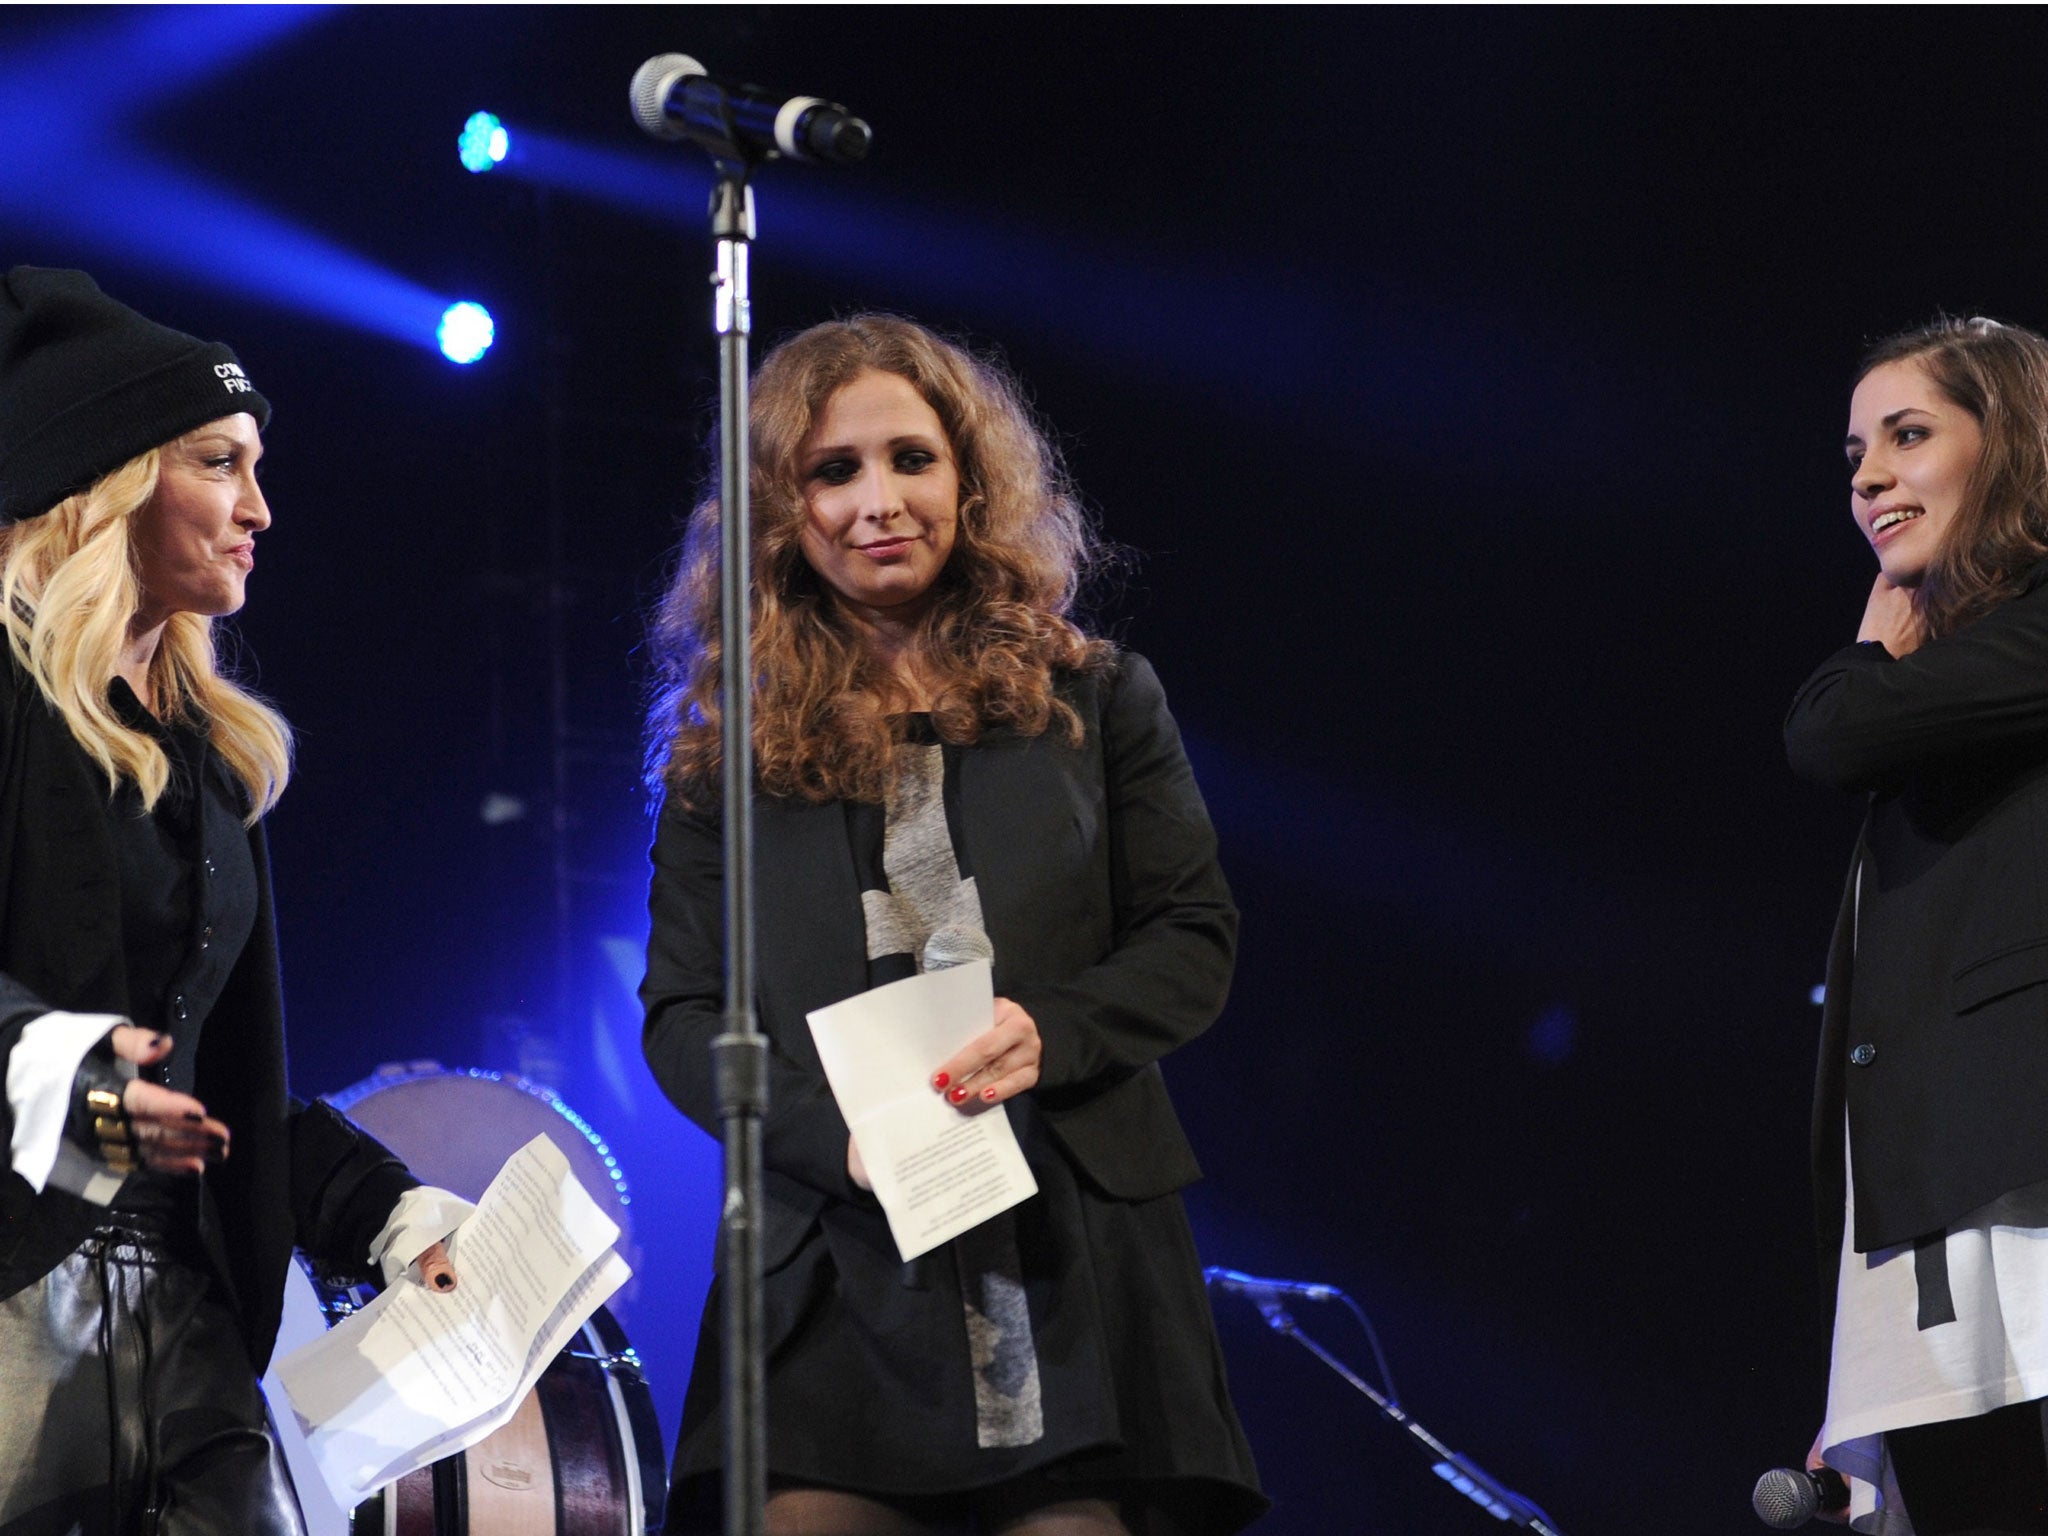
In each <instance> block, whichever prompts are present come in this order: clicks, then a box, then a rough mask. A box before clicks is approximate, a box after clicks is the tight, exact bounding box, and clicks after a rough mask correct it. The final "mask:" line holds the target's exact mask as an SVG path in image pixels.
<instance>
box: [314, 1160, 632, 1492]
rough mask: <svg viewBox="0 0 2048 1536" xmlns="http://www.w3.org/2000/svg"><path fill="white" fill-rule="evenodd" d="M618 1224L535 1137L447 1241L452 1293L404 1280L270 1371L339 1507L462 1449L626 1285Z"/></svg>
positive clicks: (510, 1409) (498, 1420)
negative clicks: (452, 1274)
mask: <svg viewBox="0 0 2048 1536" xmlns="http://www.w3.org/2000/svg"><path fill="white" fill-rule="evenodd" d="M618 1236H619V1228H618V1224H617V1223H616V1222H614V1221H613V1220H612V1219H611V1218H610V1217H609V1216H607V1215H605V1213H604V1212H603V1211H602V1210H600V1209H599V1208H598V1206H597V1204H596V1202H595V1201H593V1200H592V1199H591V1198H590V1196H589V1194H588V1193H587V1192H585V1190H584V1188H583V1186H582V1185H581V1184H579V1183H578V1182H577V1180H576V1176H575V1175H574V1174H573V1173H571V1172H570V1171H569V1161H568V1159H567V1158H566V1157H564V1156H563V1155H562V1152H561V1149H560V1148H558V1147H556V1146H555V1144H554V1143H553V1142H551V1141H549V1140H548V1138H547V1137H545V1136H536V1137H534V1139H533V1140H532V1141H530V1142H528V1143H527V1144H526V1145H525V1146H524V1147H522V1148H520V1149H519V1150H518V1151H517V1152H515V1153H514V1154H513V1155H512V1156H511V1157H510V1158H508V1159H506V1162H505V1166H504V1167H503V1168H501V1169H500V1170H499V1171H498V1176H497V1177H496V1178H494V1179H493V1180H491V1185H490V1188H488V1189H486V1190H485V1191H484V1195H483V1199H482V1200H481V1201H479V1202H478V1203H477V1208H476V1212H475V1214H474V1215H472V1216H470V1217H469V1219H468V1220H466V1221H465V1222H463V1224H462V1225H461V1226H459V1227H457V1228H456V1229H455V1234H454V1236H452V1237H451V1238H450V1239H449V1240H448V1258H449V1262H450V1263H451V1264H453V1265H454V1266H455V1273H456V1276H457V1282H458V1283H457V1285H456V1288H455V1289H454V1290H452V1291H436V1290H433V1289H431V1288H430V1287H428V1286H426V1285H425V1284H423V1283H421V1282H420V1281H419V1280H417V1279H415V1278H413V1277H411V1276H410V1275H408V1276H407V1277H406V1278H405V1279H403V1280H401V1281H400V1282H399V1283H398V1284H396V1285H393V1286H392V1287H390V1288H389V1289H388V1290H386V1291H384V1292H383V1293H382V1294H381V1295H379V1296H378V1297H377V1298H376V1299H375V1300H373V1301H372V1302H371V1303H370V1304H369V1305H368V1306H366V1307H364V1308H363V1309H362V1310H361V1311H359V1312H357V1313H356V1314H355V1315H354V1316H352V1317H349V1318H347V1319H345V1320H344V1321H342V1322H341V1323H339V1324H338V1325H336V1326H335V1327H334V1328H333V1329H331V1330H329V1332H328V1333H327V1334H326V1335H325V1336H323V1337H321V1338H317V1339H315V1340H313V1341H312V1342H311V1343H310V1344H307V1345H305V1346H303V1347H302V1348H300V1349H297V1350H294V1351H293V1352H292V1353H291V1354H290V1355H288V1356H286V1357H285V1358H284V1359H283V1360H281V1361H279V1362H278V1365H277V1376H278V1380H279V1381H280V1382H281V1383H282V1384H283V1386H284V1390H285V1393H286V1395H287V1396H288V1397H289V1398H290V1400H291V1405H292V1412H293V1414H294V1416H295V1417H296V1418H297V1419H298V1421H299V1425H300V1427H301V1428H302V1429H304V1430H305V1432H306V1443H307V1448H308V1449H309V1450H310V1451H311V1452H312V1454H313V1458H314V1460H315V1462H316V1463H317V1464H318V1465H319V1468H320V1475H321V1476H322V1477H323V1478H324V1479H325V1480H326V1482H327V1486H328V1488H329V1490H330V1491H331V1492H332V1493H333V1495H334V1499H335V1502H336V1503H337V1504H339V1505H340V1506H341V1507H342V1508H343V1509H348V1508H351V1507H352V1506H354V1505H356V1504H358V1503H360V1502H362V1500H364V1499H366V1498H368V1497H369V1496H370V1495H371V1494H372V1493H375V1492H376V1491H377V1490H378V1489H379V1488H382V1487H384V1486H385V1485H386V1484H388V1483H391V1482H394V1481H396V1480H397V1479H398V1478H401V1477H403V1476H404V1475H405V1474H406V1473H408V1472H412V1471H416V1470H418V1469H419V1468H421V1467H424V1466H427V1465H429V1464H430V1463H432V1462H436V1461H439V1460H440V1459H441V1458H442V1457H444V1456H452V1455H454V1454H455V1453H456V1452H457V1451H461V1450H466V1449H468V1448H469V1447H470V1446H472V1445H475V1444H476V1443H477V1442H478V1441H480V1440H482V1439H483V1438H484V1437H485V1436H487V1435H489V1434H490V1433H491V1431H492V1430H494V1429H496V1428H497V1427H498V1426H499V1425H501V1424H503V1423H504V1422H505V1421H506V1420H507V1419H509V1418H511V1417H512V1415H513V1413H514V1412H515V1411H516V1410H517V1409H518V1407H519V1404H520V1402H521V1401H522V1400H523V1399H524V1398H525V1396H526V1394H527V1393H528V1392H529V1391H531V1390H532V1388H533V1384H534V1383H535V1382H536V1381H538V1380H539V1379H540V1377H541V1373H542V1372H543V1371H545V1370H546V1369H547V1367H548V1365H549V1363H550V1362H551V1361H552V1360H553V1359H554V1358H555V1356H556V1355H557V1354H559V1353H560V1352H561V1350H562V1348H563V1346H564V1345H566V1344H567V1343H568V1342H569V1340H570V1339H571V1338H572V1337H574V1335H575V1333H576V1331H577V1329H579V1328H581V1327H582V1326H583V1323H584V1321H585V1320H586V1319H587V1318H588V1317H589V1316H590V1314H591V1313H592V1312H595V1311H596V1310H597V1309H598V1307H599V1306H601V1305H602V1304H603V1303H604V1301H605V1299H606V1298H607V1297H609V1296H610V1295H611V1294H612V1292H614V1291H616V1290H617V1289H618V1288H619V1287H620V1286H621V1285H623V1284H625V1282H626V1281H627V1279H628V1278H630V1276H631V1274H632V1271H631V1270H630V1269H629V1268H628V1267H627V1266H626V1262H625V1260H623V1259H621V1258H620V1257H619V1256H618V1254H616V1253H614V1252H613V1251H612V1246H611V1245H612V1244H613V1243H615V1242H616V1241H618Z"/></svg>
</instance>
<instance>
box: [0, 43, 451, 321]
mask: <svg viewBox="0 0 2048 1536" xmlns="http://www.w3.org/2000/svg"><path fill="white" fill-rule="evenodd" d="M328 14H333V13H332V12H331V11H329V10H327V9H326V8H323V7H312V6H309V7H305V8H299V7H294V6H265V5H251V6H204V5H199V6H172V7H163V8H157V7H136V8H134V9H132V10H118V11H116V10H109V11H108V12H104V13H100V14H97V15H93V16H92V17H91V19H90V20H88V21H85V22H82V23H81V24H79V25H77V26H74V27H69V28H66V29H65V30H64V31H63V32H61V33H60V34H58V35H57V36H56V37H54V38H53V39H52V40H50V41H48V42H46V43H43V44H41V45H39V46H32V47H30V48H27V49H24V50H21V51H18V52H15V53H12V54H10V55H8V56H6V57H4V58H0V143H4V144H6V145H8V146H9V150H8V153H7V154H6V155H4V156H0V240H4V242H5V243H8V244H12V245H15V246H17V247H18V246H20V245H21V244H23V243H24V242H23V240H22V238H21V237H22V235H23V233H24V232H27V231H33V232H35V233H36V234H37V235H38V236H40V237H43V238H44V239H47V240H51V241H55V242H61V245H60V246H59V249H60V250H62V249H64V247H69V248H70V249H72V250H76V251H77V252H78V253H79V254H80V255H83V256H91V257H93V258H94V259H98V258H101V257H104V258H107V259H109V260H111V261H112V262H113V263H115V264H117V265H126V266H129V267H132V268H134V269H136V270H139V271H145V272H148V273H151V274H152V275H154V276H157V277H173V278H179V279H184V280H187V281H193V282H197V283H200V284H202V285H204V286H206V287H208V288H213V289H219V290H225V291H227V292H230V293H236V294H240V295H244V296H247V297H252V298H256V299H260V300H266V301H268V302H271V303H274V304H278V305H281V306H283V307H285V308H288V309H292V310H296V311H298V312H300V313H303V314H311V315H316V316H319V317H321V318H323V319H327V320H332V321H338V322H340V323H342V324H345V325H349V326H352V327H356V328H359V329H361V330H365V331H368V332H370V333H372V334H376V335H383V336H388V337H391V338H392V339H394V340H398V341H403V342H406V343H408V344H410V345H413V346H418V347H432V346H433V345H435V343H436V341H437V340H438V339H439V334H438V327H439V325H440V323H441V322H442V320H443V318H444V316H445V314H446V313H447V311H448V306H449V303H450V300H449V298H448V297H447V296H446V295H437V294H434V293H432V292H430V291H429V290H427V289H426V288H424V287H422V286H421V285H420V284H418V283H415V282H413V281H411V280H410V279H408V278H406V277H404V276H402V275H401V274H399V273H397V272H394V271H391V270H390V269H389V268H387V267H385V266H383V265H381V264H380V263H378V262H376V261H374V260H371V259H369V258H367V257H365V256H362V255H359V254H358V253H356V252H355V251H352V250H349V249H348V248H346V247H344V246H342V245H340V244H339V243H337V242H335V241H333V240H330V239H328V238H327V237H326V236H324V235H322V234H320V233H318V232H316V231H314V230H311V229H308V228H306V227H304V226H303V225H300V224H297V223H295V222H293V221H291V220H290V219H287V218H285V217H282V216H281V215H279V214H277V213H275V212H273V211H272V210H270V209H268V208H266V207H263V206H261V205H259V204H258V203H256V202H255V201H253V200H252V199H250V198H248V197H246V196H244V195H242V194H240V193H238V192H236V191H235V190H233V189H232V188H229V187H226V186H223V185H221V184H219V183H218V182H215V181H212V180H209V179H207V178H206V177H204V176H203V175H200V174H197V173H195V172H194V171H192V170H190V169H187V168H185V167H183V166H179V165H174V164H172V163H170V162H169V161H167V160H165V159H164V158H163V157H162V156H161V155H160V154H157V153H155V152H153V150H152V148H151V147H150V145H149V142H148V134H147V132H146V130H145V129H144V127H143V125H142V124H141V123H140V121H139V119H140V117H141V114H142V113H143V112H144V111H145V110H146V109H150V108H153V107H156V106H159V105H161V104H162V102H163V101H165V100H166V99H169V98H172V97H176V96H179V95H184V94H188V93H190V92H193V91H196V90H198V89H200V88H201V87H203V86H204V85H206V84H207V83H208V82H209V81H210V80H212V79H213V78H215V77H216V76H218V75H219V74H220V73H222V72H223V71H224V70H226V69H227V68H228V67H230V66H231V65H235V64H240V63H243V62H245V61H246V60H247V59H249V58H250V57H251V56H252V55H253V54H255V53H257V52H259V51H260V50H262V49H263V48H265V47H268V46H270V45H271V44H273V43H275V42H276V41H277V40H279V39H280V38H282V37H285V36H288V35H290V34H292V33H294V32H296V31H297V30H298V29H300V28H302V27H303V26H305V25H306V24H307V23H308V22H309V21H313V20H316V19H318V18H319V17H321V16H324V15H328ZM170 60H175V61H177V64H178V67H175V68H173V67H168V66H167V64H166V61H170ZM137 82H140V84H138V83H137ZM65 254H66V255H67V256H68V254H69V252H68V251H66V252H65ZM471 342H472V344H473V342H474V336H473V335H472V337H471ZM488 344H489V343H488V342H487V341H486V342H485V345H486V346H487V345H488ZM481 355H482V352H481V351H480V350H479V351H478V352H477V353H476V356H481ZM470 360H472V361H473V360H474V359H473V358H472V359H470Z"/></svg>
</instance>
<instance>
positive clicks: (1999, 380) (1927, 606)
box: [1856, 315, 2048, 637]
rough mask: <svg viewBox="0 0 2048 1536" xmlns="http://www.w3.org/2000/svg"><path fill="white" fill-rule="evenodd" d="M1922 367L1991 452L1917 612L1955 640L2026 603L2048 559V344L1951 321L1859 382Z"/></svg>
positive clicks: (1917, 331) (1879, 357)
mask: <svg viewBox="0 0 2048 1536" xmlns="http://www.w3.org/2000/svg"><path fill="white" fill-rule="evenodd" d="M1901 362H1914V363H1918V364H1919V365H1920V366H1921V367H1922V368H1923V369H1925V370H1926V372H1927V376H1928V377H1929V378H1930V379H1932V380H1933V381H1934V383H1935V386H1936V387H1937V388H1938V389H1940V390H1941V392H1942V393H1943V394H1944V395H1946V396H1947V397H1948V399H1949V400H1950V401H1951V402H1952V403H1953V404H1955V405H1958V406H1960V407H1962V408H1963V409H1964V410H1966V411H1968V412H1969V413H1970V414H1971V415H1972V416H1974V417H1976V418H1977V423H1978V425H1979V427H1981V428H1982V430H1983V434H1984V446H1983V449H1982V451H1981V452H1980V453H1979V455H1978V458H1977V465H1976V468H1975V469H1973V470H1972V471H1971V472H1970V479H1969V483H1968V485H1967V486H1965V487H1964V490H1963V499H1962V504H1961V505H1960V506H1958V507H1957V508H1956V515H1955V516H1954V517H1953V518H1952V519H1950V521H1949V525H1948V527H1947V528H1946V529H1944V530H1943V532H1942V537H1941V543H1940V545H1939V546H1938V547H1937V548H1936V550H1935V552H1934V558H1933V560H1931V561H1930V562H1929V563H1928V567H1927V574H1926V576H1924V577H1923V578H1922V579H1921V582H1920V585H1919V588H1918V589H1917V590H1916V591H1915V592H1914V594H1913V606H1914V607H1915V608H1916V609H1917V610H1918V611H1919V614H1920V619H1921V622H1922V623H1923V624H1924V625H1925V626H1926V629H1927V633H1928V635H1929V636H1930V637H1933V636H1940V635H1946V634H1953V633H1954V632H1955V631H1956V630H1958V629H1961V628H1962V627H1963V626H1964V625H1966V624H1968V623H1970V622H1972V621H1973V620H1976V619H1980V618H1982V617H1983V616H1984V615H1985V614H1987V613H1989V612H1990V611H1991V610H1992V609H1993V608H1995V607H1997V606H1998V605H1999V604H2000V603H2003V602H2005V601H2006V600H2007V599H2008V598H2011V597H2016V596H2017V595H2018V594H2019V592H2020V589H2021V586H2022V584H2023V582H2024V580H2025V577H2026V573H2027V569H2028V567H2030V566H2032V565H2033V564H2034V563H2035V562H2036V561H2038V560H2041V559H2042V558H2044V557H2048V340H2043V339H2042V338H2041V337H2040V336H2037V335H2036V334H2035V333H2034V332H2032V331H2029V330H2026V329H2024V328H2023V327H2020V326H2017V325H2003V324H2001V323H2000V322H1998V321H1996V320H1986V319H1983V318H1981V317H1979V318H1974V319H1969V320H1958V319H1955V318H1954V317H1952V316H1948V315H1943V316H1941V317H1940V318H1938V319H1936V320H1934V321H1932V322H1930V323H1929V324H1927V325H1922V326H1916V327H1915V328H1913V329H1912V330H1910V331H1902V332H1900V333H1899V334H1898V335H1896V336H1891V337H1887V338H1886V339H1885V340H1883V341H1881V342H1879V343H1878V344H1877V345H1876V346H1874V347H1872V348H1871V349H1870V350H1869V351H1868V352H1867V353H1865V354H1864V357H1863V364H1862V367H1861V368H1859V369H1858V370H1857V374H1856V381H1857V382H1858V383H1861V382H1862V381H1863V379H1864V377H1865V376H1866V375H1867V374H1869V373H1870V372H1871V370H1872V369H1875V368H1880V367H1883V366H1884V365H1885V364H1887V363H1901Z"/></svg>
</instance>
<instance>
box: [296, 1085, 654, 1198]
mask: <svg viewBox="0 0 2048 1536" xmlns="http://www.w3.org/2000/svg"><path fill="white" fill-rule="evenodd" d="M430 1077H466V1078H471V1079H473V1080H475V1081H478V1082H488V1083H503V1084H504V1085H505V1086H506V1087H508V1088H516V1089H518V1090H519V1091H520V1092H521V1093H523V1094H525V1095H527V1097H529V1098H533V1099H538V1100H539V1101H540V1102H541V1103H543V1104H545V1105H547V1107H548V1108H549V1109H552V1110H553V1111H554V1112H555V1113H556V1114H558V1115H560V1116H561V1117H562V1118H563V1119H564V1120H566V1121H568V1122H569V1124H570V1125H571V1126H573V1127H574V1128H575V1130H576V1132H577V1134H578V1135H580V1136H581V1137H582V1138H583V1139H584V1140H585V1141H586V1142H588V1143H589V1144H590V1146H591V1148H592V1150H594V1151H595V1152H596V1153H597V1155H598V1158H599V1159H600V1160H601V1161H602V1162H603V1164H604V1171H605V1172H606V1173H607V1174H608V1175H610V1177H611V1183H612V1197H613V1198H614V1199H615V1200H617V1201H618V1202H619V1205H620V1206H621V1207H623V1208H624V1209H627V1210H631V1209H632V1205H633V1191H632V1186H631V1185H630V1184H629V1183H628V1182H627V1180H626V1174H625V1170H624V1169H622V1168H620V1167H619V1160H618V1154H617V1153H615V1152H613V1151H612V1149H611V1147H610V1145H609V1144H608V1143H607V1142H606V1141H605V1139H604V1137H602V1136H601V1135H599V1134H598V1132H597V1128H596V1127H595V1126H593V1125H592V1124H591V1123H590V1122H589V1121H588V1120H586V1119H584V1118H583V1117H582V1116H581V1115H579V1114H577V1113H576V1111H575V1110H573V1109H571V1108H570V1107H569V1106H568V1105H567V1104H566V1103H564V1102H563V1100H562V1096H561V1095H560V1094H558V1093H556V1092H555V1090H554V1089H552V1088H549V1087H547V1086H546V1085H545V1084H543V1083H537V1082H535V1081H534V1080H533V1079H532V1078H530V1077H522V1076H520V1075H519V1074H518V1073H517V1072H499V1071H496V1070H494V1069H493V1068H490V1067H444V1066H442V1065H441V1063H440V1062H438V1061H408V1062H387V1063H386V1064H385V1065H383V1066H381V1067H379V1068H377V1070H376V1071H375V1072H372V1073H371V1074H370V1075H369V1076H368V1077H366V1078H364V1079H362V1081H360V1082H355V1083H350V1084H349V1085H348V1087H346V1088H338V1089H336V1090H335V1091H334V1092H333V1093H323V1094H321V1095H320V1097H321V1100H322V1101H323V1102H325V1103H327V1104H329V1105H332V1106H333V1107H334V1108H335V1109H337V1110H339V1111H340V1112H341V1113H343V1114H345V1115H346V1114H348V1112H349V1110H350V1109H352V1108H353V1107H355V1106H356V1105H357V1104H360V1103H361V1102H362V1101H363V1100H364V1099H367V1098H369V1097H370V1095H372V1094H374V1093H377V1092H380V1091H381V1090H383V1089H386V1088H398V1087H403V1086H404V1085H405V1084H407V1083H416V1082H419V1081H421V1080H422V1079H425V1078H430ZM350 1118H351V1119H353V1118H354V1117H353V1116H351V1117H350Z"/></svg>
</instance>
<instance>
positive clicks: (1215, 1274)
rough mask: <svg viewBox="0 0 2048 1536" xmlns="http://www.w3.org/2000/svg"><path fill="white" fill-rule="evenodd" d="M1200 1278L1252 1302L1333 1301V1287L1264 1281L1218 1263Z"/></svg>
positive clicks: (1309, 1283) (1296, 1282)
mask: <svg viewBox="0 0 2048 1536" xmlns="http://www.w3.org/2000/svg"><path fill="white" fill-rule="evenodd" d="M1202 1278H1203V1279H1204V1280H1206V1281H1208V1282H1209V1284H1211V1285H1213V1286H1215V1287H1216V1288H1217V1289H1218V1290H1223V1291H1230V1292H1232V1293H1233V1294H1235V1295H1238V1296H1249V1297H1251V1299H1252V1300H1254V1301H1257V1300H1258V1299H1259V1298H1260V1297H1262V1296H1263V1297H1268V1298H1271V1297H1274V1296H1299V1297H1300V1298H1301V1299H1302V1300H1303V1301H1333V1300H1335V1299H1336V1296H1337V1287H1335V1286H1334V1285H1317V1284H1315V1283H1314V1282H1313V1281H1308V1280H1268V1279H1267V1278H1266V1277H1265V1276H1264V1275H1248V1274H1246V1273H1245V1272H1244V1271H1243V1270H1241V1269H1225V1268H1224V1267H1223V1266H1222V1265H1221V1264H1211V1265H1210V1266H1209V1267H1208V1268H1207V1269H1205V1270H1203V1271H1202Z"/></svg>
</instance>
